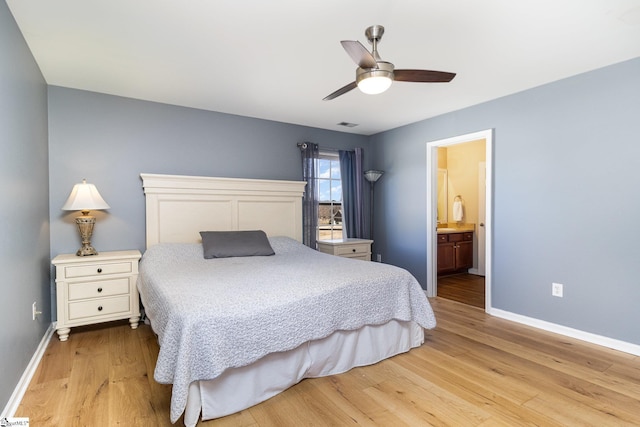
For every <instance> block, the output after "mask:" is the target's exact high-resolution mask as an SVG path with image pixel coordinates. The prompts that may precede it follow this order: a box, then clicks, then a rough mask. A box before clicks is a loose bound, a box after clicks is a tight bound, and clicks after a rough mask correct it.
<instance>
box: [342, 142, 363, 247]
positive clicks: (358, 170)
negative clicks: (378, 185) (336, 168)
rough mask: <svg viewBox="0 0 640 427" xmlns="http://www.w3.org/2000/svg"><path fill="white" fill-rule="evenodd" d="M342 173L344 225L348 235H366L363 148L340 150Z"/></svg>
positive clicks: (359, 236) (357, 236)
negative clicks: (363, 194)
mask: <svg viewBox="0 0 640 427" xmlns="http://www.w3.org/2000/svg"><path fill="white" fill-rule="evenodd" d="M338 154H339V156H340V175H341V177H342V178H341V179H342V226H343V227H345V228H346V232H347V237H355V238H362V237H364V212H363V208H362V203H363V200H362V186H363V179H362V173H363V171H362V148H356V149H355V150H353V151H344V150H340V151H339V152H338Z"/></svg>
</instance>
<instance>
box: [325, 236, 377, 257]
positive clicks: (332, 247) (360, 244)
mask: <svg viewBox="0 0 640 427" xmlns="http://www.w3.org/2000/svg"><path fill="white" fill-rule="evenodd" d="M372 243H373V240H367V239H333V240H318V250H319V251H320V252H324V253H325V254H331V255H337V256H341V257H344V258H353V259H361V260H363V261H371V244H372Z"/></svg>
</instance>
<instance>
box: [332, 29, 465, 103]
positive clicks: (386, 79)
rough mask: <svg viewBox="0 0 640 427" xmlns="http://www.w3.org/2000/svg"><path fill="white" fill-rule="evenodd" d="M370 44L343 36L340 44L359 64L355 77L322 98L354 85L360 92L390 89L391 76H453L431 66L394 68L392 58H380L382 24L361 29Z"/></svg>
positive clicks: (424, 79) (442, 79)
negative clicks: (408, 68) (425, 68)
mask: <svg viewBox="0 0 640 427" xmlns="http://www.w3.org/2000/svg"><path fill="white" fill-rule="evenodd" d="M364 34H365V36H367V39H368V40H369V43H371V44H372V45H373V49H372V51H371V52H369V51H368V50H367V48H366V47H364V46H363V45H362V43H360V42H359V41H356V40H343V41H341V42H340V43H342V47H343V48H344V50H346V51H347V53H348V54H349V56H350V57H351V59H353V61H354V62H355V63H356V64H358V68H357V69H356V81H355V82H351V83H349V84H348V85H346V86H344V87H341V88H340V89H338V90H336V91H335V92H333V93H332V94H330V95H328V96H326V97H325V98H324V99H323V101H330V100H332V99H335V98H337V97H339V96H340V95H344V94H345V93H347V92H349V91H350V90H353V89H355V88H356V87H357V88H358V89H360V90H361V91H362V92H364V93H367V94H370V95H375V94H378V93H382V92H384V91H385V90H387V89H389V87H390V86H391V83H392V82H393V81H394V80H397V81H399V82H418V83H447V82H450V81H451V80H453V78H454V77H455V76H456V74H455V73H447V72H444V71H431V70H396V69H395V68H394V66H393V64H392V63H391V62H386V61H383V60H382V59H381V58H380V55H378V43H379V42H380V39H382V35H383V34H384V27H383V26H382V25H372V26H371V27H369V28H367V29H366V30H365V32H364Z"/></svg>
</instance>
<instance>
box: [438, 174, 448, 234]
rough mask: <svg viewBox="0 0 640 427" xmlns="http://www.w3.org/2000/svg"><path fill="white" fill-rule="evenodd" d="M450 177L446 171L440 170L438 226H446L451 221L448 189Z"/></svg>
mask: <svg viewBox="0 0 640 427" xmlns="http://www.w3.org/2000/svg"><path fill="white" fill-rule="evenodd" d="M447 182H448V176H447V170H446V169H438V214H437V215H438V216H437V222H438V224H446V223H447V222H448V221H449V213H448V212H447V206H448V205H449V203H448V202H447V192H448V187H447Z"/></svg>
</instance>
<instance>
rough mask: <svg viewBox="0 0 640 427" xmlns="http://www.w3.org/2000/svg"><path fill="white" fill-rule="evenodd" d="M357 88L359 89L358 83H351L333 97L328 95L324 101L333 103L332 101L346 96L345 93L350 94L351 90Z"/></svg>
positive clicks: (334, 93) (333, 94)
mask: <svg viewBox="0 0 640 427" xmlns="http://www.w3.org/2000/svg"><path fill="white" fill-rule="evenodd" d="M356 87H358V85H357V84H356V82H351V83H349V84H348V85H346V86H343V87H341V88H340V89H338V90H337V91H335V92H333V93H332V94H331V95H327V96H326V97H324V98H323V99H322V100H323V101H331V100H332V99H335V98H337V97H339V96H340V95H344V94H345V93H347V92H349V91H350V90H353V89H355V88H356Z"/></svg>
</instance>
